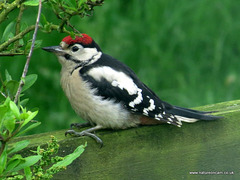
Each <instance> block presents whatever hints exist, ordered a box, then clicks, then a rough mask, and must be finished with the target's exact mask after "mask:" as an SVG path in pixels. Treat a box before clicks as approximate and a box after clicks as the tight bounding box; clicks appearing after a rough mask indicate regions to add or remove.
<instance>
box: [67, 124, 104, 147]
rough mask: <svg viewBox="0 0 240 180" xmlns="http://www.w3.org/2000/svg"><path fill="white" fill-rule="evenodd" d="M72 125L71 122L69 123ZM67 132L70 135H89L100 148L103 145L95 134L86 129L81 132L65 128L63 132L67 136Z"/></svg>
mask: <svg viewBox="0 0 240 180" xmlns="http://www.w3.org/2000/svg"><path fill="white" fill-rule="evenodd" d="M71 125H72V124H71ZM68 134H70V135H71V136H75V137H80V136H89V137H91V138H93V139H94V140H95V141H96V142H97V143H99V144H100V148H102V146H103V141H102V140H101V139H100V138H99V137H98V136H97V135H96V134H93V133H90V132H87V131H82V132H76V131H74V130H72V129H71V130H67V131H66V132H65V136H67V135H68Z"/></svg>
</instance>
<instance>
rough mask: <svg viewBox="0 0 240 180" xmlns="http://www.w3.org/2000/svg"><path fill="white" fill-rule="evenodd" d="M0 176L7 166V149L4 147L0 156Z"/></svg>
mask: <svg viewBox="0 0 240 180" xmlns="http://www.w3.org/2000/svg"><path fill="white" fill-rule="evenodd" d="M0 164H1V165H0V174H2V172H3V171H4V169H5V167H6V164H7V148H6V146H5V148H4V150H3V152H2V154H1V156H0Z"/></svg>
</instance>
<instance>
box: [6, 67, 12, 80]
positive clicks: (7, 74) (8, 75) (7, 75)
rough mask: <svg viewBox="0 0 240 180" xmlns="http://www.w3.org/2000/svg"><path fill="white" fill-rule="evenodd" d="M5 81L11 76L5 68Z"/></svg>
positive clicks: (10, 78)
mask: <svg viewBox="0 0 240 180" xmlns="http://www.w3.org/2000/svg"><path fill="white" fill-rule="evenodd" d="M5 77H6V81H10V80H12V76H11V75H10V74H9V72H8V70H5Z"/></svg>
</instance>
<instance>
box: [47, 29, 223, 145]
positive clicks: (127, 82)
mask: <svg viewBox="0 0 240 180" xmlns="http://www.w3.org/2000/svg"><path fill="white" fill-rule="evenodd" d="M43 49H44V50H46V51H49V52H53V53H54V54H55V55H56V56H57V57H58V60H59V62H60V64H61V65H62V70H61V86H62V88H63V90H64V92H65V94H66V96H67V98H68V100H69V102H70V103H71V105H72V108H73V109H74V110H75V112H76V113H77V114H78V115H79V116H80V117H82V118H83V119H85V120H87V121H88V122H89V124H90V125H92V126H93V127H92V128H90V129H87V130H85V131H82V132H76V131H74V130H73V129H71V130H68V131H67V132H66V134H71V135H74V136H91V137H93V138H94V139H95V140H97V142H99V143H101V144H102V141H101V139H100V138H99V137H97V136H96V135H95V134H93V133H92V132H93V131H95V130H99V129H105V128H112V129H126V128H130V127H136V126H139V125H156V124H161V123H168V124H172V125H176V126H178V127H180V126H181V125H182V122H189V123H191V122H195V121H197V120H215V119H218V118H220V117H218V116H213V115H208V114H209V113H211V112H202V111H196V110H192V109H187V108H182V107H177V106H173V105H170V104H169V103H167V102H164V101H162V100H161V99H160V98H159V97H158V96H157V95H156V94H155V93H154V92H153V91H152V90H151V89H150V88H148V87H147V86H146V85H145V84H144V83H143V82H141V81H140V80H139V78H138V77H137V76H136V74H135V73H134V72H133V71H132V70H131V69H130V68H129V67H128V66H126V65H125V64H123V63H122V62H120V61H118V60H117V59H115V58H113V57H111V56H109V55H107V54H105V53H103V52H102V50H101V49H100V47H99V46H98V44H97V43H96V42H95V41H94V40H93V39H92V38H91V37H90V36H88V35H87V34H82V36H77V37H75V38H71V37H70V36H67V37H65V38H64V39H63V40H62V41H61V43H60V46H51V47H44V48H43ZM72 126H75V127H82V125H80V124H78V123H74V124H72V125H71V127H72Z"/></svg>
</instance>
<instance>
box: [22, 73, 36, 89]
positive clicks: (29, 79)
mask: <svg viewBox="0 0 240 180" xmlns="http://www.w3.org/2000/svg"><path fill="white" fill-rule="evenodd" d="M37 77H38V76H37V75H36V74H30V75H28V76H26V77H25V84H24V86H23V88H22V92H24V91H26V90H27V89H28V88H30V87H31V86H32V85H33V84H34V83H35V82H36V80H37Z"/></svg>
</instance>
